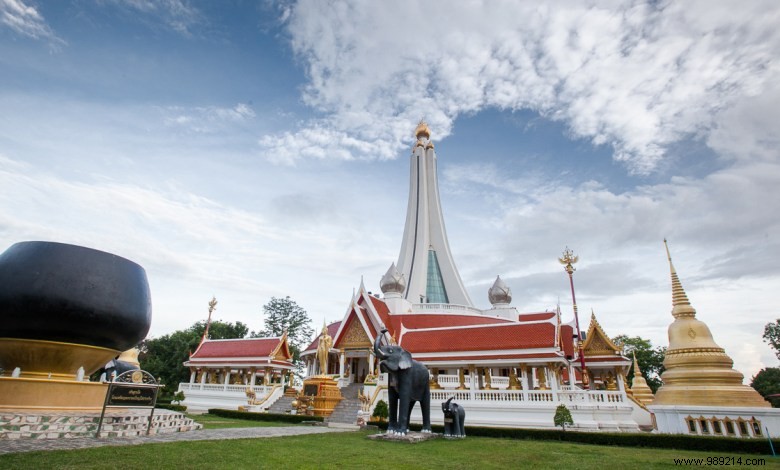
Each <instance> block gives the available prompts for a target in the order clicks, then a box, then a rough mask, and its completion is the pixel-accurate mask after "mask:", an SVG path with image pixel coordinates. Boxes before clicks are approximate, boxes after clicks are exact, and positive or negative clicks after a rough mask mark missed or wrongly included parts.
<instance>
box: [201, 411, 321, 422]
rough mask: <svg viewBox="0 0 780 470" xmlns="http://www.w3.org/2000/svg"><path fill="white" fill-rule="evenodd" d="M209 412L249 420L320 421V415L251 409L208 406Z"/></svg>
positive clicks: (224, 416)
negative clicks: (241, 409) (223, 408)
mask: <svg viewBox="0 0 780 470" xmlns="http://www.w3.org/2000/svg"><path fill="white" fill-rule="evenodd" d="M209 414H212V415H215V416H221V417H223V418H235V419H246V420H249V421H277V422H283V423H302V422H304V421H317V422H320V423H321V422H322V421H323V418H322V416H305V415H288V414H278V413H253V412H251V411H238V410H222V409H219V408H210V409H209Z"/></svg>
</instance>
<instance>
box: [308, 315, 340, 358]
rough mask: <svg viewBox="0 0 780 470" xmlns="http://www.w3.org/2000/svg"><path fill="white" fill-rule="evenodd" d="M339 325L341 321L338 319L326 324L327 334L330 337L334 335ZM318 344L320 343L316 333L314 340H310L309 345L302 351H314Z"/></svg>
mask: <svg viewBox="0 0 780 470" xmlns="http://www.w3.org/2000/svg"><path fill="white" fill-rule="evenodd" d="M339 326H341V321H340V320H339V321H336V322H333V323H331V324H330V325H328V335H329V336H330V337H331V338H333V337H334V336H336V333H337V332H338V331H339ZM320 331H322V330H320ZM319 345H320V335H317V337H316V338H314V341H312V342H311V344H310V345H309V347H307V348H306V349H304V352H305V351H316V350H317V346H319Z"/></svg>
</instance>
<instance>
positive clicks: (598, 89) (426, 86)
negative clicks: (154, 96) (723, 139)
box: [261, 0, 780, 173]
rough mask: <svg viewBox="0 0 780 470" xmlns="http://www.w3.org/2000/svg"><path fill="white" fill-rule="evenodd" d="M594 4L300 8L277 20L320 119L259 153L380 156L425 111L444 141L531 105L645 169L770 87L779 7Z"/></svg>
mask: <svg viewBox="0 0 780 470" xmlns="http://www.w3.org/2000/svg"><path fill="white" fill-rule="evenodd" d="M602 5H604V4H600V5H598V6H592V5H584V4H582V3H581V2H558V3H555V4H553V5H552V6H550V5H547V4H545V5H539V4H538V3H536V2H527V3H517V2H501V3H496V2H492V3H481V2H471V3H456V4H452V3H451V2H447V3H446V4H445V3H441V4H436V3H427V4H425V5H424V6H422V7H421V5H420V4H419V3H417V2H412V1H411V0H410V1H405V2H400V3H399V2H394V3H393V4H385V5H376V4H367V3H362V2H337V3H323V2H318V1H313V0H301V1H299V2H298V3H297V4H296V5H295V6H294V9H293V12H292V15H291V16H290V18H289V19H287V23H286V24H287V26H288V28H289V32H290V34H291V38H292V46H293V49H294V50H295V52H296V53H297V54H298V55H299V56H300V57H301V58H302V59H303V60H304V61H305V64H306V67H307V71H308V76H309V83H308V85H307V87H306V88H305V90H304V101H305V103H307V104H309V105H310V106H312V107H314V108H316V109H318V110H320V111H321V112H322V113H323V116H322V117H321V118H319V119H317V120H315V121H312V122H310V123H308V124H307V125H306V126H304V128H303V129H301V130H300V131H298V132H295V133H290V134H285V135H284V136H283V137H281V138H274V137H266V138H264V139H263V140H262V141H261V144H262V145H263V146H264V147H265V148H266V150H267V152H268V154H269V155H277V154H278V153H279V151H280V150H282V148H283V147H284V146H286V147H287V148H290V142H291V141H295V142H297V144H294V145H293V148H298V149H306V151H305V152H301V155H300V156H303V157H305V156H313V157H318V158H319V157H321V156H324V157H334V158H340V159H344V158H377V157H380V158H384V157H386V153H390V154H395V153H397V152H398V150H399V149H401V148H403V147H405V145H407V143H408V139H409V133H410V130H411V129H410V126H409V123H410V122H414V121H415V120H416V119H419V118H420V116H422V115H424V116H425V118H426V119H427V120H428V121H429V123H430V124H431V125H432V127H433V128H434V129H435V133H436V135H435V138H442V137H444V136H446V135H447V134H449V132H450V130H451V127H452V123H453V121H454V119H455V118H457V117H458V116H459V115H462V114H464V113H471V112H475V111H479V110H481V109H485V108H490V107H495V108H500V109H525V108H529V109H533V110H536V111H538V112H540V113H542V114H543V115H545V116H547V117H549V118H552V119H555V120H560V121H563V122H565V123H566V124H567V125H568V126H569V128H570V130H571V132H572V134H573V135H574V136H577V137H583V138H587V139H590V140H591V141H593V142H594V143H596V144H602V143H608V144H611V145H612V146H613V147H614V157H615V159H617V160H620V161H624V162H625V163H626V165H627V166H628V168H629V169H630V170H631V171H633V172H638V173H645V172H648V171H652V170H653V169H654V168H655V167H656V166H657V164H658V162H659V160H660V159H662V158H664V156H665V152H666V150H667V147H668V146H669V145H670V144H673V143H675V142H677V141H680V140H681V139H685V138H688V137H691V136H694V137H697V138H706V137H707V136H708V135H710V133H711V132H712V130H713V129H714V128H716V127H717V126H718V123H719V119H720V118H721V115H722V114H723V113H725V112H727V111H728V110H729V109H731V108H733V107H734V106H737V105H739V104H740V103H742V102H743V101H744V100H749V99H751V97H754V96H757V95H759V94H760V93H762V91H764V90H765V88H766V87H768V86H770V85H771V83H772V82H773V80H774V81H776V80H777V65H776V63H775V55H776V51H777V50H778V48H779V47H780V32H779V31H778V30H777V28H776V27H775V26H776V24H777V19H778V6H777V3H776V2H750V3H748V4H744V5H741V7H740V8H739V9H735V8H733V6H732V5H729V4H721V3H718V4H713V2H686V3H685V4H681V3H663V2H662V3H653V4H644V3H636V4H632V3H628V4H626V3H620V2H616V3H614V4H612V5H610V6H602ZM421 8H422V11H420V10H421ZM413 11H414V12H417V14H410V12H413ZM323 135H327V136H328V137H329V138H328V139H327V140H326V141H325V142H324V143H323V142H322V140H321V137H322V136H323ZM344 137H352V138H354V139H356V140H357V141H359V142H361V143H362V145H360V146H358V147H351V146H348V145H347V146H342V147H341V149H340V150H339V149H337V148H336V146H338V141H339V140H340V139H343V138H344ZM282 143H284V145H282ZM377 147H378V148H382V149H385V150H384V152H386V153H378V152H377V151H376V150H375V148H377Z"/></svg>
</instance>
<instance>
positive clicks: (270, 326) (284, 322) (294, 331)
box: [252, 296, 314, 365]
mask: <svg viewBox="0 0 780 470" xmlns="http://www.w3.org/2000/svg"><path fill="white" fill-rule="evenodd" d="M263 315H264V316H265V319H264V320H263V325H264V327H263V329H262V330H260V331H258V332H256V333H255V332H252V337H255V338H258V337H265V336H282V333H284V330H285V329H286V330H287V342H288V343H289V345H290V353H291V354H292V356H293V363H294V364H296V365H298V364H300V359H301V350H302V349H303V348H304V347H306V346H307V345H308V343H309V341H311V337H312V334H314V329H313V328H312V327H311V319H310V318H309V315H308V314H307V313H306V310H304V309H303V308H302V307H301V306H300V305H298V304H297V303H295V301H294V300H292V299H291V298H290V297H289V296H287V297H285V298H283V299H281V298H278V297H271V300H270V301H269V302H268V303H267V304H265V305H263Z"/></svg>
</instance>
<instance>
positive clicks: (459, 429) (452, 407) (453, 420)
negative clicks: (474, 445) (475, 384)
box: [441, 397, 466, 437]
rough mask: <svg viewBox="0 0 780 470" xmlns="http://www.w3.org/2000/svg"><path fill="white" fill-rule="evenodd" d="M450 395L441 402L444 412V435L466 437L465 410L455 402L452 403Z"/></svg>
mask: <svg viewBox="0 0 780 470" xmlns="http://www.w3.org/2000/svg"><path fill="white" fill-rule="evenodd" d="M453 398H454V397H450V398H449V399H448V400H447V401H445V402H444V403H442V404H441V410H442V411H443V412H444V437H466V428H465V426H466V424H465V421H466V410H464V409H463V407H462V406H460V405H458V404H457V403H452V399H453Z"/></svg>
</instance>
